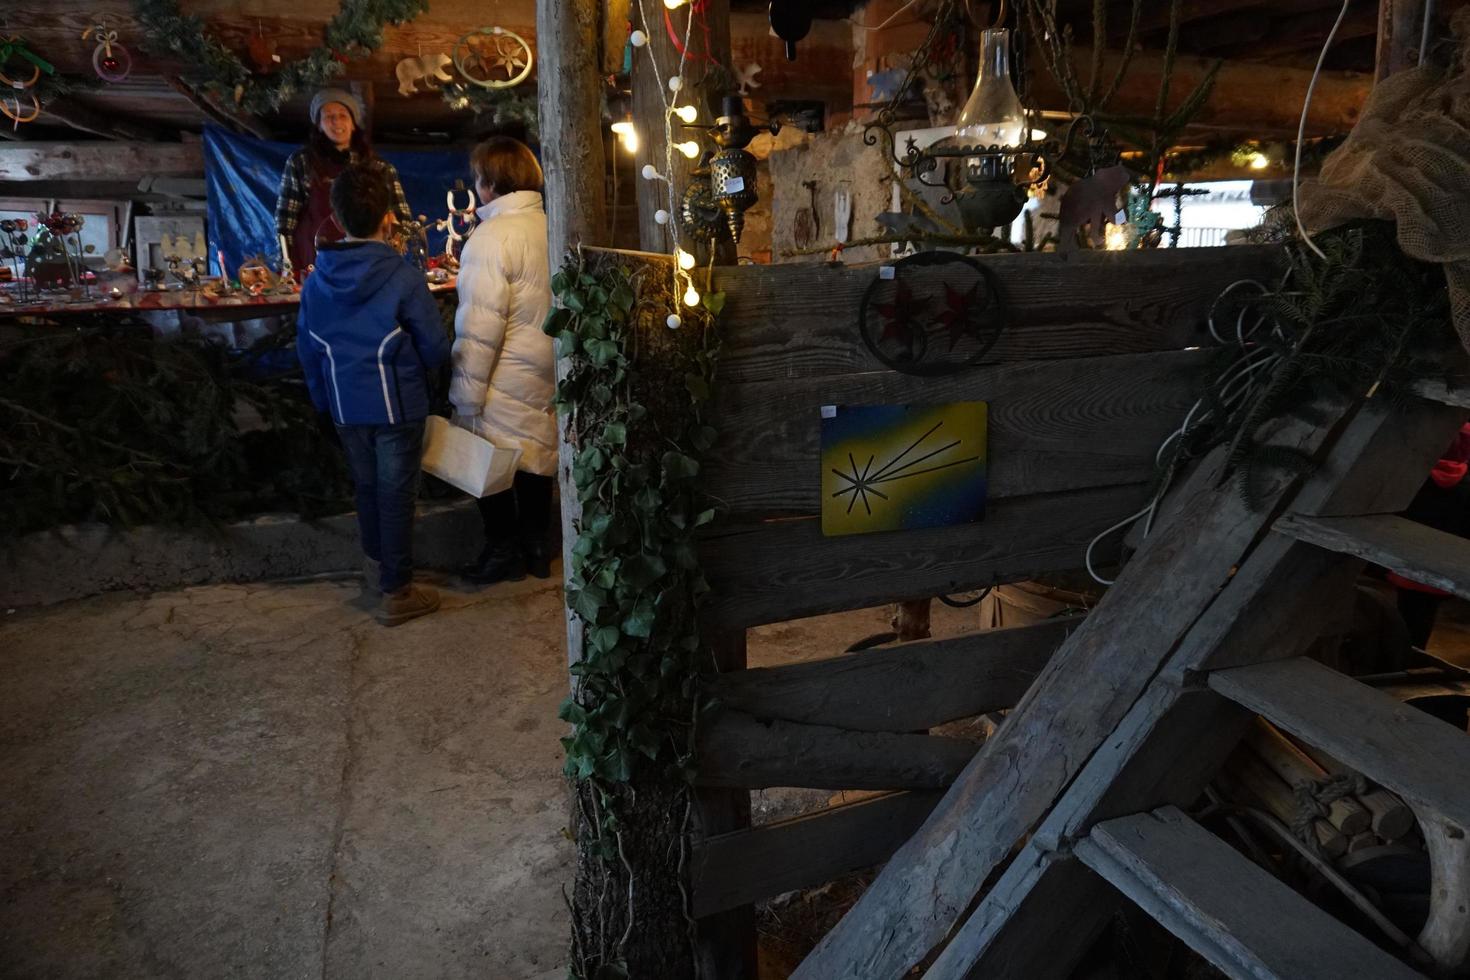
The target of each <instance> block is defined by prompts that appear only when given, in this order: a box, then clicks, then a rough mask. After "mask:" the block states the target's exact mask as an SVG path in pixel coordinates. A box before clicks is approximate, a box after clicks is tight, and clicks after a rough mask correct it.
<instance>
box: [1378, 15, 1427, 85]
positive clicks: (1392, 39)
mask: <svg viewBox="0 0 1470 980" xmlns="http://www.w3.org/2000/svg"><path fill="white" fill-rule="evenodd" d="M1423 22H1424V0H1378V59H1377V60H1378V69H1377V72H1376V76H1377V79H1378V81H1383V79H1385V78H1387V77H1388V76H1389V75H1392V74H1394V73H1395V72H1400V71H1403V70H1404V69H1405V68H1412V67H1414V65H1415V64H1417V63H1418V61H1419V37H1420V31H1421V29H1422V27H1423Z"/></svg>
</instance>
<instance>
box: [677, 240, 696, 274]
mask: <svg viewBox="0 0 1470 980" xmlns="http://www.w3.org/2000/svg"><path fill="white" fill-rule="evenodd" d="M674 258H675V259H676V260H677V261H678V263H679V268H681V269H683V270H685V271H686V272H687V271H688V270H690V269H692V268H694V256H692V255H690V254H689V253H688V252H686V251H684V250H683V249H682V248H679V247H678V246H677V245H675V246H674Z"/></svg>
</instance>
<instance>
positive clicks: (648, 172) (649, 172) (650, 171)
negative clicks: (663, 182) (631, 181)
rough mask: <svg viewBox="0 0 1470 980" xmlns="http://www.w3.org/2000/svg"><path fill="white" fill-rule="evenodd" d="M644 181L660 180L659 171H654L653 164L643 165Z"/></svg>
mask: <svg viewBox="0 0 1470 980" xmlns="http://www.w3.org/2000/svg"><path fill="white" fill-rule="evenodd" d="M643 179H644V180H658V171H657V170H656V169H654V166H653V164H651V163H645V164H644V165H643Z"/></svg>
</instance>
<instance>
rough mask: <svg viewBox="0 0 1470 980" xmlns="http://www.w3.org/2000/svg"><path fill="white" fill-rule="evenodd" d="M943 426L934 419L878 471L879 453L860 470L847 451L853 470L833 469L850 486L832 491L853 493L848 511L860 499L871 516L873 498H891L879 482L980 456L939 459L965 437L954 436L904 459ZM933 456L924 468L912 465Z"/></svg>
mask: <svg viewBox="0 0 1470 980" xmlns="http://www.w3.org/2000/svg"><path fill="white" fill-rule="evenodd" d="M943 426H944V423H943V422H935V423H934V425H933V426H932V427H931V428H930V429H929V431H927V432H925V433H924V434H923V435H921V436H919V438H917V439H915V440H914V441H913V442H911V443H909V445H908V446H907V447H906V448H905V449H904V450H903V452H901V453H899V454H898V455H897V456H894V457H893V458H892V459H890V460H888V461H887V462H886V463H883V464H881V465H880V466H879V467H878V469H877V470H876V471H875V470H874V469H873V464H874V462H875V461H876V457H874V456H869V457H868V462H867V464H866V465H864V466H863V467H862V469H861V471H860V470H859V469H858V463H857V459H856V458H854V456H853V455H852V453H848V454H847V462H848V465H850V466H851V467H852V469H851V471H850V472H843V471H842V470H838V469H834V470H833V471H832V475H833V476H835V477H837V479H839V480H843V481H845V482H846V483H847V486H845V487H843V488H842V489H841V490H838V491H836V492H835V493H833V494H832V496H834V497H842V496H844V495H846V494H852V499H850V500H849V501H848V502H847V513H849V514H851V513H852V510H853V508H854V507H856V506H857V503H858V501H859V500H861V501H862V504H863V509H864V510H865V511H867V513H868V515H869V516H872V513H873V504H872V500H871V499H870V498H872V497H877V498H878V499H880V500H887V499H888V495H887V494H886V493H884V492H883V491H881V490H879V489H878V486H879V485H880V484H883V483H893V482H895V481H898V480H907V479H908V478H910V477H914V476H921V475H923V474H925V473H933V472H936V471H937V470H947V469H949V468H950V467H952V466H963V465H964V464H965V463H973V462H975V461H976V460H978V459H979V458H980V457H979V456H968V457H965V458H964V459H955V460H949V461H947V462H946V461H942V460H936V459H935V457H937V456H940V455H942V454H943V453H947V452H949V451H950V450H951V449H956V448H958V447H959V445H960V443H961V442H963V441H964V440H962V439H955V440H954V441H953V442H948V443H945V444H944V445H942V446H940V447H939V448H938V449H931V450H930V451H928V452H926V453H924V454H923V455H921V456H915V457H914V458H913V459H910V460H909V461H908V462H906V463H905V462H904V459H905V458H907V457H908V456H909V454H910V453H913V452H914V451H916V450H922V449H925V448H926V444H930V443H929V437H930V436H932V435H934V434H935V433H937V432H938V431H939V430H940V429H941V428H942V427H943ZM943 438H945V437H943V436H941V437H940V439H941V440H942V439H943ZM936 441H939V440H936ZM930 460H934V462H933V463H932V464H931V465H929V466H926V467H924V468H923V469H917V470H916V469H914V468H913V467H915V466H918V465H919V464H920V463H927V462H929V461H930Z"/></svg>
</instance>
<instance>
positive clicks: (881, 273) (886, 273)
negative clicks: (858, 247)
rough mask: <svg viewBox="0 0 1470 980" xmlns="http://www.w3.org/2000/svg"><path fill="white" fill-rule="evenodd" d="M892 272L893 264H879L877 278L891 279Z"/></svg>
mask: <svg viewBox="0 0 1470 980" xmlns="http://www.w3.org/2000/svg"><path fill="white" fill-rule="evenodd" d="M893 274H894V269H893V266H891V265H880V266H878V278H879V279H892V278H893Z"/></svg>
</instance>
